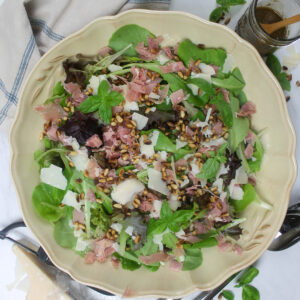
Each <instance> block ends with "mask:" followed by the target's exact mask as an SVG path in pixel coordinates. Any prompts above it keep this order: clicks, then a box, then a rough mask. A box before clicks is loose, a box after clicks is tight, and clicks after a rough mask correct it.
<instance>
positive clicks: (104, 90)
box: [78, 80, 124, 123]
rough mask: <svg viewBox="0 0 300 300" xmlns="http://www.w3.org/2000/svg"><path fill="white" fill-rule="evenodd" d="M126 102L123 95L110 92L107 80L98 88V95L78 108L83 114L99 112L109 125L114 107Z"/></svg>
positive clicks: (86, 100) (89, 98)
mask: <svg viewBox="0 0 300 300" xmlns="http://www.w3.org/2000/svg"><path fill="white" fill-rule="evenodd" d="M123 100H124V97H123V95H121V94H120V93H118V92H116V91H110V92H109V84H108V81H107V80H102V81H101V82H100V84H99V87H98V94H97V95H96V96H90V97H88V98H87V99H85V100H84V101H83V102H82V103H81V104H80V105H79V107H78V109H79V110H80V111H81V112H83V113H90V112H94V111H96V110H98V112H99V115H100V117H101V118H102V120H103V121H104V122H105V123H109V122H110V120H111V117H112V107H113V106H117V105H119V104H120V103H121V102H122V101H123Z"/></svg>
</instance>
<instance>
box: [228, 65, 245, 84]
mask: <svg viewBox="0 0 300 300" xmlns="http://www.w3.org/2000/svg"><path fill="white" fill-rule="evenodd" d="M231 74H232V75H233V76H234V77H235V78H236V79H238V80H239V81H240V82H241V83H243V84H246V81H245V79H244V77H243V75H242V72H241V70H240V69H239V68H238V67H235V68H234V69H233V70H232V72H231Z"/></svg>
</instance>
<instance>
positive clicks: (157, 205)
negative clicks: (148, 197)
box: [150, 200, 162, 218]
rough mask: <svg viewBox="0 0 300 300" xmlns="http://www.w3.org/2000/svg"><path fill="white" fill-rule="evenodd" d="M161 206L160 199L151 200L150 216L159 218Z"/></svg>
mask: <svg viewBox="0 0 300 300" xmlns="http://www.w3.org/2000/svg"><path fill="white" fill-rule="evenodd" d="M161 206H162V202H161V201H160V200H154V201H153V208H152V211H151V213H150V217H151V218H159V217H160V210H161Z"/></svg>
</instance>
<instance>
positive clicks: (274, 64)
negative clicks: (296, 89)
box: [266, 54, 291, 91]
mask: <svg viewBox="0 0 300 300" xmlns="http://www.w3.org/2000/svg"><path fill="white" fill-rule="evenodd" d="M266 64H267V66H268V67H269V68H270V70H271V72H272V73H273V74H274V75H275V77H276V78H277V80H278V81H279V83H280V85H281V87H282V89H283V90H286V91H290V90H291V83H290V82H289V81H288V80H287V76H286V73H285V72H281V64H280V62H279V60H278V58H277V57H276V56H275V55H274V54H269V55H268V56H267V60H266Z"/></svg>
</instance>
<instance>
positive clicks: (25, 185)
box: [11, 10, 296, 298]
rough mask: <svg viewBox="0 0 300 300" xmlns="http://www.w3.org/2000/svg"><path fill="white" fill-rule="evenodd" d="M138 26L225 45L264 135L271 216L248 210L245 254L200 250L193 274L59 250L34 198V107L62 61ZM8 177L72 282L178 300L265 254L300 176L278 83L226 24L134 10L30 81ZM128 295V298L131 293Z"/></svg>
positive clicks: (98, 25) (99, 25)
mask: <svg viewBox="0 0 300 300" xmlns="http://www.w3.org/2000/svg"><path fill="white" fill-rule="evenodd" d="M130 23H136V24H138V25H140V26H143V27H146V28H147V29H149V30H150V31H151V32H153V33H154V34H156V35H162V34H169V35H170V36H173V37H176V38H189V39H191V40H192V41H194V42H196V43H202V44H205V45H206V46H207V47H222V48H224V49H225V50H226V51H227V53H228V55H229V57H230V64H231V66H232V67H234V66H238V67H239V68H240V70H241V72H242V74H243V76H244V78H245V80H246V87H245V89H244V91H245V92H246V95H247V97H248V99H249V100H251V101H253V102H254V103H255V104H256V108H257V113H256V114H255V115H254V116H253V119H252V122H253V126H254V128H255V129H256V130H263V137H262V141H263V144H264V147H265V156H264V161H263V164H262V170H261V172H259V174H258V175H257V191H258V192H259V193H260V196H261V197H263V198H264V199H265V201H267V202H269V203H270V204H272V206H273V209H272V210H269V211H268V210H265V209H263V208H261V207H260V206H258V205H255V204H252V205H250V206H249V207H248V208H247V210H246V211H245V214H244V216H245V217H246V218H247V221H246V222H245V223H243V228H244V234H243V236H242V238H241V240H240V244H241V246H242V247H243V249H244V251H243V254H242V255H241V256H238V255H236V254H234V253H232V252H228V253H227V252H226V253H221V252H219V251H218V249H217V247H215V248H208V249H204V250H203V257H204V259H203V264H202V266H201V267H199V268H198V269H196V270H194V271H190V272H175V271H171V270H170V269H169V268H168V267H162V268H160V269H159V271H157V272H154V273H152V272H149V271H148V270H147V269H145V268H141V269H139V270H136V271H134V272H131V271H126V270H122V269H121V268H119V269H115V268H113V267H112V265H111V263H110V262H107V263H105V264H99V263H95V264H93V265H87V264H85V263H84V260H83V259H82V258H81V257H80V256H77V255H76V254H75V253H73V252H72V250H67V249H64V248H61V247H60V246H58V245H57V244H56V242H55V240H54V237H53V227H52V226H51V224H50V223H48V222H46V221H44V220H42V219H41V218H40V217H39V216H38V215H37V213H36V212H35V210H34V207H33V204H32V200H31V194H32V191H33V189H34V187H35V185H36V184H37V183H38V182H39V175H38V168H37V166H36V165H35V163H34V160H33V152H34V151H35V150H36V149H38V148H39V147H40V140H39V134H40V131H41V128H42V124H43V120H42V118H41V116H40V115H39V114H37V113H36V112H34V110H33V107H34V106H36V105H38V104H41V103H43V102H44V100H45V99H47V98H48V97H49V96H50V94H51V90H52V87H53V85H54V84H55V83H56V82H57V81H58V80H60V79H63V78H64V72H63V69H62V66H61V63H62V61H63V60H64V59H66V58H68V57H70V56H72V55H75V54H77V53H83V54H87V55H92V54H95V53H97V50H98V49H100V48H101V47H103V46H105V45H107V44H108V40H109V38H110V36H111V34H112V33H113V32H114V31H115V30H116V29H118V28H119V27H121V26H123V25H125V24H130ZM11 150H12V161H11V171H12V175H13V179H14V183H15V186H16V189H17V193H18V195H19V202H20V206H21V209H22V212H23V216H24V220H25V222H26V224H27V225H28V227H29V228H30V229H31V231H32V232H33V233H34V234H35V236H36V237H37V239H38V240H39V242H40V244H41V245H42V247H43V248H44V249H45V251H46V252H47V254H48V255H49V256H50V258H51V260H52V261H53V263H54V264H55V265H56V266H57V267H59V268H60V269H62V270H64V271H66V272H67V273H69V274H70V275H71V276H72V277H73V278H74V279H76V280H78V281H80V282H82V283H85V284H89V285H92V286H95V287H99V288H102V289H105V290H107V291H110V292H112V293H115V294H119V295H122V294H124V292H125V291H126V295H127V296H128V295H130V296H133V297H145V296H156V297H164V298H180V297H183V296H185V295H187V294H189V293H191V292H193V291H195V290H197V289H198V290H209V289H212V288H214V287H216V286H218V285H219V284H221V283H222V282H223V281H224V280H225V279H227V278H228V277H229V276H230V275H232V274H233V273H235V272H237V271H239V270H241V269H243V268H245V267H246V266H248V265H250V264H252V263H253V262H254V261H255V260H257V259H258V257H259V256H260V255H261V254H262V253H263V252H264V251H265V250H266V249H267V247H268V246H269V244H270V243H271V241H272V240H273V238H274V236H275V235H276V233H277V232H278V230H279V228H280V226H281V223H282V221H283V219H284V216H285V213H286V209H287V206H288V202H289V197H290V191H291V188H292V185H293V182H294V180H295V176H296V163H295V157H294V152H295V134H294V130H293V127H292V125H291V121H290V118H289V116H288V113H287V109H286V103H285V98H284V95H283V92H282V90H281V88H280V85H279V84H278V82H277V81H276V79H275V78H274V76H273V75H272V74H271V72H270V71H269V70H268V68H267V67H266V65H265V64H264V62H263V60H262V58H261V57H260V56H259V54H258V53H257V51H256V50H255V49H254V48H253V47H252V46H251V45H250V44H249V43H247V42H245V41H244V40H242V39H241V38H239V37H238V35H236V34H235V33H234V32H233V31H232V30H230V29H228V28H227V27H225V26H222V25H219V24H215V23H210V22H208V21H205V20H202V19H200V18H198V17H196V16H193V15H190V14H187V13H181V12H159V11H146V10H131V11H128V12H125V13H122V14H120V15H117V16H113V17H104V18H99V19H97V20H95V21H94V22H92V23H91V24H89V25H87V26H86V27H84V28H83V29H82V30H80V31H78V32H77V33H74V34H72V35H71V36H69V37H68V38H66V39H64V40H63V41H61V42H60V43H58V44H57V45H56V46H55V47H54V48H52V49H51V50H50V51H48V52H47V53H46V54H45V55H44V56H43V57H42V58H41V60H40V61H39V62H38V64H37V65H36V66H35V68H34V69H33V71H32V72H31V74H30V75H29V76H28V78H27V82H26V84H25V85H24V87H23V91H22V95H21V97H20V101H19V104H18V112H17V116H16V119H15V122H14V125H13V128H12V131H11ZM128 292H129V293H128Z"/></svg>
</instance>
